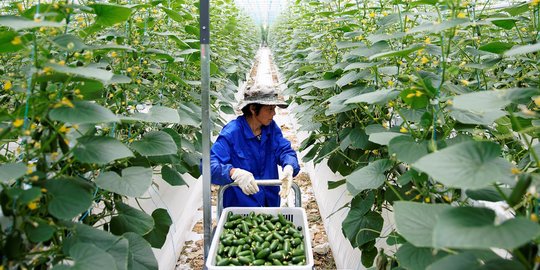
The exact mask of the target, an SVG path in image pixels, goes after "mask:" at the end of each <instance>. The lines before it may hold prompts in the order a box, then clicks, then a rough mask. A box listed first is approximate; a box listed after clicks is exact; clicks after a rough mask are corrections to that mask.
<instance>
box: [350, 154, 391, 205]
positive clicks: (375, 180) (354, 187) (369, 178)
mask: <svg viewBox="0 0 540 270" xmlns="http://www.w3.org/2000/svg"><path fill="white" fill-rule="evenodd" d="M390 168H392V162H391V161H390V160H388V159H380V160H376V161H374V162H372V163H370V164H369V165H367V166H365V167H363V168H361V169H360V170H357V171H355V172H353V173H351V174H350V175H348V176H347V177H346V180H347V190H349V192H350V193H351V194H352V196H356V194H358V193H360V192H361V191H363V190H366V189H376V188H379V187H380V186H381V185H382V184H384V181H385V180H386V175H385V174H384V172H385V171H387V170H389V169H390Z"/></svg>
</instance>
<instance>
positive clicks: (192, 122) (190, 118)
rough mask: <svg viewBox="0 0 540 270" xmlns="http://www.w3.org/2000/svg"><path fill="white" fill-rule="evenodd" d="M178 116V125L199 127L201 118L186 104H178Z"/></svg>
mask: <svg viewBox="0 0 540 270" xmlns="http://www.w3.org/2000/svg"><path fill="white" fill-rule="evenodd" d="M178 115H179V116H180V121H179V124H180V125H185V126H193V127H199V126H200V125H201V116H200V114H199V113H197V112H195V111H194V110H193V109H191V108H190V107H188V106H187V104H180V105H179V106H178Z"/></svg>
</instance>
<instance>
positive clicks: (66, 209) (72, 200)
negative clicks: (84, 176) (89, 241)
mask: <svg viewBox="0 0 540 270" xmlns="http://www.w3.org/2000/svg"><path fill="white" fill-rule="evenodd" d="M45 188H46V189H47V194H48V195H49V196H50V198H51V199H50V201H49V205H48V209H49V213H51V215H53V216H54V217H56V218H59V219H66V220H69V219H72V218H74V217H76V216H77V215H79V214H80V213H82V212H83V211H86V210H87V209H88V208H89V207H90V206H91V205H92V200H93V199H94V196H93V195H92V190H91V189H90V186H89V184H88V183H86V182H82V180H78V179H70V178H58V179H52V180H48V181H47V182H46V183H45Z"/></svg>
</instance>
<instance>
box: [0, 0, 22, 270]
mask: <svg viewBox="0 0 540 270" xmlns="http://www.w3.org/2000/svg"><path fill="white" fill-rule="evenodd" d="M17 9H18V10H19V12H23V10H24V6H23V4H22V3H17ZM0 270H3V269H0Z"/></svg>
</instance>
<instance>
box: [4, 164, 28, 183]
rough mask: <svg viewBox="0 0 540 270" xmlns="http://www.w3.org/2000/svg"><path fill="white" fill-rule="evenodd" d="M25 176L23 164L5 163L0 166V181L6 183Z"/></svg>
mask: <svg viewBox="0 0 540 270" xmlns="http://www.w3.org/2000/svg"><path fill="white" fill-rule="evenodd" d="M25 174H26V165H25V164H24V163H6V164H2V165H0V181H1V182H8V181H11V180H15V179H17V178H19V177H22V176H24V175H25Z"/></svg>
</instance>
